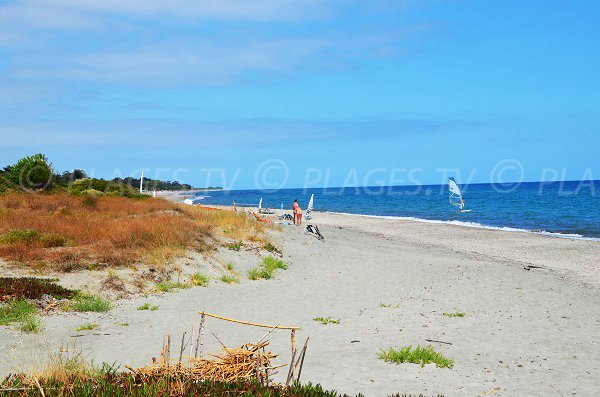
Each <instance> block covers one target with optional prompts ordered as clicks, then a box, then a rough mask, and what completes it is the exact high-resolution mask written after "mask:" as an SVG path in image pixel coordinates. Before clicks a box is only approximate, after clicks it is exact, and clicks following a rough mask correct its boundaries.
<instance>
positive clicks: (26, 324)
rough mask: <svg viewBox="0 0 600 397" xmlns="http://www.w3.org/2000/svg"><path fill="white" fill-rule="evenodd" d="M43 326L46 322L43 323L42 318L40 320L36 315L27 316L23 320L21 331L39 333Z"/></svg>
mask: <svg viewBox="0 0 600 397" xmlns="http://www.w3.org/2000/svg"><path fill="white" fill-rule="evenodd" d="M43 328H44V324H43V323H42V320H40V319H39V318H38V317H36V316H34V315H30V316H27V317H25V318H24V319H23V320H22V321H21V328H20V329H21V332H30V333H34V334H37V333H38V332H40V331H41V330H42V329H43Z"/></svg>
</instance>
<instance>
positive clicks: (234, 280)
mask: <svg viewBox="0 0 600 397" xmlns="http://www.w3.org/2000/svg"><path fill="white" fill-rule="evenodd" d="M221 281H222V282H224V283H226V284H237V283H239V282H240V279H239V278H237V277H236V276H228V275H223V276H221Z"/></svg>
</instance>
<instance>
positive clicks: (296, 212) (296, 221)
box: [292, 199, 302, 226]
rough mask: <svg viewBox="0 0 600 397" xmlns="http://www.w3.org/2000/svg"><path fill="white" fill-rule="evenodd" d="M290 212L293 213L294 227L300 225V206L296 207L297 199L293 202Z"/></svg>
mask: <svg viewBox="0 0 600 397" xmlns="http://www.w3.org/2000/svg"><path fill="white" fill-rule="evenodd" d="M292 210H293V212H294V225H297V226H300V225H302V208H300V206H299V205H298V199H296V200H294V205H292Z"/></svg>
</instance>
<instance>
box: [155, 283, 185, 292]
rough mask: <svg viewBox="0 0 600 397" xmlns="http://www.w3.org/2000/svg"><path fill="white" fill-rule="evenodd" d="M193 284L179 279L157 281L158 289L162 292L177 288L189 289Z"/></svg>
mask: <svg viewBox="0 0 600 397" xmlns="http://www.w3.org/2000/svg"><path fill="white" fill-rule="evenodd" d="M190 287H191V285H190V284H187V283H182V282H179V281H170V280H166V281H161V282H158V283H156V289H157V290H159V291H160V292H174V291H175V290H181V289H188V288H190Z"/></svg>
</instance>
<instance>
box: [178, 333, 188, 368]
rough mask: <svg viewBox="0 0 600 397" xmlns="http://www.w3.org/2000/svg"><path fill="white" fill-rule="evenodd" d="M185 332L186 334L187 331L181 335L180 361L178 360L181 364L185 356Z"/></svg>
mask: <svg viewBox="0 0 600 397" xmlns="http://www.w3.org/2000/svg"><path fill="white" fill-rule="evenodd" d="M185 334H186V332H184V333H183V336H182V337H181V349H179V361H178V363H179V364H181V359H182V358H183V350H184V349H185V346H184V342H185Z"/></svg>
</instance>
